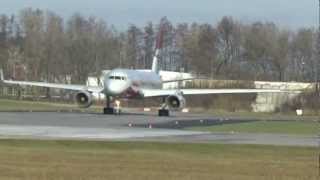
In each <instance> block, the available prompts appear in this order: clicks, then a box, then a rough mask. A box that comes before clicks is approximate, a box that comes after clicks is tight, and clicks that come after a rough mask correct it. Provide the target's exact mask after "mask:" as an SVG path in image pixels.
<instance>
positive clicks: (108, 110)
mask: <svg viewBox="0 0 320 180" xmlns="http://www.w3.org/2000/svg"><path fill="white" fill-rule="evenodd" d="M110 101H111V99H110V96H107V97H106V107H105V108H103V114H109V115H110V114H114V108H113V107H111V105H110V104H111V102H110Z"/></svg>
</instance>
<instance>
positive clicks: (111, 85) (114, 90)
mask: <svg viewBox="0 0 320 180" xmlns="http://www.w3.org/2000/svg"><path fill="white" fill-rule="evenodd" d="M124 90H125V87H124V84H122V83H118V82H108V83H107V86H106V91H107V93H108V94H110V95H113V96H115V95H120V94H121V93H123V91H124Z"/></svg>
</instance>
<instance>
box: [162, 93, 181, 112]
mask: <svg viewBox="0 0 320 180" xmlns="http://www.w3.org/2000/svg"><path fill="white" fill-rule="evenodd" d="M166 104H167V106H168V107H169V109H183V108H184V107H185V105H186V99H185V98H184V97H183V96H182V95H180V94H176V95H171V96H169V97H167V99H166Z"/></svg>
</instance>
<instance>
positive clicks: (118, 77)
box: [109, 76, 127, 81]
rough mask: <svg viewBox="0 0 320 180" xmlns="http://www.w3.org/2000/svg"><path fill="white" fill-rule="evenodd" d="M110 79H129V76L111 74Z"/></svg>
mask: <svg viewBox="0 0 320 180" xmlns="http://www.w3.org/2000/svg"><path fill="white" fill-rule="evenodd" d="M109 79H115V80H122V81H125V80H127V78H126V77H123V76H110V77H109Z"/></svg>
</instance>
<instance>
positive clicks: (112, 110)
mask: <svg viewBox="0 0 320 180" xmlns="http://www.w3.org/2000/svg"><path fill="white" fill-rule="evenodd" d="M103 114H109V115H111V114H114V109H113V108H104V109H103Z"/></svg>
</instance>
